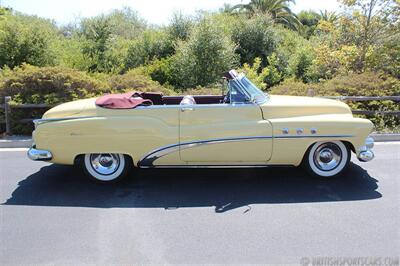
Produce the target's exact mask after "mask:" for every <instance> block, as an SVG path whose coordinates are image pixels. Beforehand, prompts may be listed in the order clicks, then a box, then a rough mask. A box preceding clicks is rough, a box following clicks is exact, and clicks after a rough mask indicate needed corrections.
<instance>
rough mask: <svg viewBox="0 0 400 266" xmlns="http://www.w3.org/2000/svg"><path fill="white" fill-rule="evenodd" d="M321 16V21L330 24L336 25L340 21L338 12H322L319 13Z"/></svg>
mask: <svg viewBox="0 0 400 266" xmlns="http://www.w3.org/2000/svg"><path fill="white" fill-rule="evenodd" d="M319 15H320V20H323V21H327V22H330V23H332V24H335V23H336V22H337V21H338V20H339V16H338V15H337V14H336V12H329V11H328V10H326V9H325V10H323V11H322V10H320V11H319Z"/></svg>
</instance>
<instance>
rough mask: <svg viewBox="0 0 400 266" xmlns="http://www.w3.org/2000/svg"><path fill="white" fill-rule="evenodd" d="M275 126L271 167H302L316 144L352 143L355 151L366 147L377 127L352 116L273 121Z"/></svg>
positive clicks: (310, 117) (320, 116)
mask: <svg viewBox="0 0 400 266" xmlns="http://www.w3.org/2000/svg"><path fill="white" fill-rule="evenodd" d="M270 121H271V123H272V126H273V152H272V157H271V160H270V163H271V164H278V165H279V164H290V165H294V166H298V165H299V164H300V163H301V161H302V159H303V157H304V154H305V153H306V151H307V149H308V148H309V147H310V146H311V145H312V144H313V143H315V142H318V141H329V140H339V141H346V142H349V143H350V144H351V145H352V146H353V147H354V149H355V150H357V149H359V148H360V147H362V146H363V145H364V143H365V139H366V138H367V137H368V135H369V134H370V133H371V131H372V129H373V124H372V122H371V121H369V120H367V119H362V118H354V117H353V116H352V115H351V114H341V115H338V114H334V115H316V116H303V117H291V118H277V119H271V120H270Z"/></svg>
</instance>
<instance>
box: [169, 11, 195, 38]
mask: <svg viewBox="0 0 400 266" xmlns="http://www.w3.org/2000/svg"><path fill="white" fill-rule="evenodd" d="M193 24H194V23H193V21H192V19H191V18H190V17H187V16H184V15H183V14H182V13H180V12H179V13H174V14H173V16H172V19H171V22H170V25H169V27H168V29H167V31H168V34H169V35H170V36H171V38H172V39H173V40H183V41H186V40H187V39H188V38H189V35H190V31H191V30H192V28H193Z"/></svg>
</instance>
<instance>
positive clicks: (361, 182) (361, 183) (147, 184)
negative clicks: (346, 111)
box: [3, 163, 382, 212]
mask: <svg viewBox="0 0 400 266" xmlns="http://www.w3.org/2000/svg"><path fill="white" fill-rule="evenodd" d="M377 182H378V181H377V180H376V179H374V178H372V177H371V176H370V175H369V174H368V172H367V171H366V170H364V169H362V168H361V167H360V166H358V165H356V164H353V163H351V164H350V167H349V170H348V171H347V173H346V174H345V175H344V176H342V177H339V178H335V179H330V180H323V179H315V178H310V177H308V176H307V175H306V174H305V173H304V172H303V171H302V170H301V169H298V168H253V169H250V168H248V169H135V170H134V171H133V172H132V174H131V176H130V177H128V178H126V179H125V180H123V181H122V182H120V183H118V184H112V185H102V184H96V183H94V182H92V181H90V180H89V179H88V178H86V177H85V176H84V175H83V174H82V172H81V171H80V170H79V169H76V168H74V167H70V166H60V165H50V166H45V167H43V168H41V169H40V171H39V172H37V173H35V174H32V175H30V176H28V177H27V178H26V179H24V180H23V181H21V182H20V183H19V184H18V188H17V189H15V191H14V192H13V193H12V195H11V198H9V199H8V200H7V201H6V202H5V203H3V205H30V206H69V207H93V208H113V207H118V208H165V209H175V208H182V207H211V206H212V207H215V211H216V212H225V211H228V210H232V209H235V208H239V207H243V206H249V205H252V204H279V203H302V202H335V201H336V202H337V201H355V200H370V199H376V198H380V197H381V196H382V195H381V194H380V193H379V192H377V191H376V190H377V188H378V185H377Z"/></svg>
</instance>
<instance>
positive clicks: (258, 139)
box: [28, 71, 374, 182]
mask: <svg viewBox="0 0 400 266" xmlns="http://www.w3.org/2000/svg"><path fill="white" fill-rule="evenodd" d="M225 78H226V79H227V84H228V92H227V93H226V94H225V95H221V96H209V95H201V96H162V95H161V94H156V93H130V94H120V95H105V96H102V97H100V98H94V99H85V100H78V101H74V102H69V103H64V104H61V105H59V106H56V107H54V108H52V109H50V110H49V111H47V112H46V113H45V114H44V115H43V118H42V119H39V120H35V121H34V123H35V131H34V133H33V140H34V143H35V144H34V145H33V146H32V148H31V149H30V150H29V151H28V156H29V158H30V159H32V160H43V161H50V162H52V163H59V164H67V165H72V164H78V163H79V164H80V165H82V166H83V168H84V170H85V171H86V173H87V174H88V175H89V177H91V178H93V179H95V180H97V181H100V182H114V181H116V180H119V179H121V178H122V177H123V176H125V175H126V174H127V173H128V171H129V169H130V168H132V167H140V168H153V167H260V166H299V165H302V166H304V168H305V169H306V170H307V171H308V172H309V173H310V174H311V175H313V176H318V177H334V176H337V175H339V174H341V173H342V172H343V171H344V170H345V169H346V167H347V166H348V164H349V160H350V156H351V152H354V153H355V154H356V156H357V158H358V159H359V160H360V161H370V160H372V159H373V157H374V154H373V152H372V150H371V149H372V147H373V145H374V142H373V139H372V138H371V137H369V136H368V135H369V134H370V132H371V130H372V128H373V124H372V123H371V122H370V121H369V120H367V119H361V118H355V117H353V116H352V113H351V110H350V108H349V107H348V106H347V105H346V104H344V103H342V102H339V101H335V100H328V99H322V98H310V97H294V96H278V95H267V94H265V93H263V92H262V91H261V90H259V89H258V88H257V87H256V86H255V85H254V84H253V83H251V81H250V80H249V79H247V78H246V77H245V75H243V74H238V73H237V72H235V71H230V72H228V73H227V74H226V75H225Z"/></svg>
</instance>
